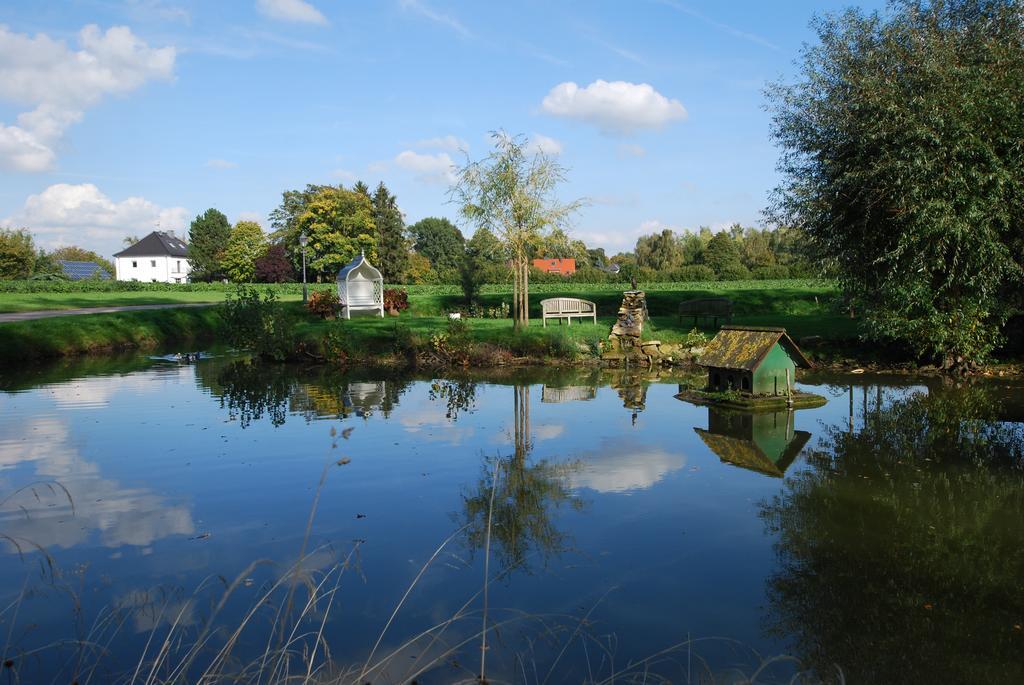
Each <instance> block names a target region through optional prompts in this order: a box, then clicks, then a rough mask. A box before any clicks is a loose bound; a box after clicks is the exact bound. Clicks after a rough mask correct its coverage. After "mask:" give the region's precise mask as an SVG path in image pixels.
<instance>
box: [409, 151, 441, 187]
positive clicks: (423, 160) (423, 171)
mask: <svg viewBox="0 0 1024 685" xmlns="http://www.w3.org/2000/svg"><path fill="white" fill-rule="evenodd" d="M395 164H396V165H397V166H398V167H400V168H402V169H406V170H408V171H413V172H416V177H417V178H418V179H420V180H421V181H424V182H426V183H443V184H449V185H450V184H452V183H454V182H455V162H453V161H452V158H451V157H450V156H449V155H448V153H447V152H439V153H437V154H436V155H423V154H420V153H418V152H414V151H412V150H405V151H404V152H400V153H398V156H396V157H395Z"/></svg>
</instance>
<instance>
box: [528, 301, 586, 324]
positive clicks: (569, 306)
mask: <svg viewBox="0 0 1024 685" xmlns="http://www.w3.org/2000/svg"><path fill="white" fill-rule="evenodd" d="M540 314H541V319H542V320H543V322H544V326H545V327H546V326H547V325H548V319H559V323H561V319H565V320H566V321H568V322H569V325H572V317H574V316H575V317H576V318H578V319H583V318H587V317H590V318H591V319H593V320H594V323H597V305H595V304H594V303H593V302H590V301H588V300H581V299H579V298H578V297H551V298H548V299H546V300H541V301H540Z"/></svg>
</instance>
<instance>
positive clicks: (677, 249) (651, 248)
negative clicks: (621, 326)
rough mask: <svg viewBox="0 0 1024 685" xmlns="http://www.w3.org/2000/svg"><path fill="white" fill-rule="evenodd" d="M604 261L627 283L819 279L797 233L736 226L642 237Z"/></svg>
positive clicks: (665, 232)
mask: <svg viewBox="0 0 1024 685" xmlns="http://www.w3.org/2000/svg"><path fill="white" fill-rule="evenodd" d="M609 261H610V262H611V263H613V264H617V265H619V267H620V270H621V272H622V273H624V274H626V277H627V280H628V279H629V278H630V277H632V276H634V275H635V276H636V278H637V280H638V281H712V280H721V281H738V280H747V279H751V278H753V279H757V280H764V279H778V278H805V277H811V276H815V275H818V274H817V273H816V272H815V270H814V269H813V268H812V267H811V265H810V263H809V262H808V261H807V259H806V258H805V257H804V255H803V252H802V250H801V236H800V233H799V232H798V231H795V230H792V229H785V228H780V229H763V230H758V229H756V228H744V227H743V226H741V225H740V224H733V225H732V226H731V227H729V229H728V230H725V231H719V232H717V233H715V232H713V231H712V230H711V229H710V228H708V227H707V226H702V227H701V228H700V229H698V230H697V231H696V232H691V231H684V232H682V233H675V232H673V231H671V230H669V229H664V230H662V231H661V232H660V233H654V234H651V235H645V236H641V237H640V238H639V239H638V240H637V241H636V247H635V248H634V250H633V252H627V253H622V254H617V255H615V256H614V257H612V258H611V259H610V260H609Z"/></svg>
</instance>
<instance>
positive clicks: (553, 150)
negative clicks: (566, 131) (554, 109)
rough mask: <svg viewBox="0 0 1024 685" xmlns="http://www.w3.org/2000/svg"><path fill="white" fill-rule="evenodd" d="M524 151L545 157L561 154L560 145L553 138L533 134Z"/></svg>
mask: <svg viewBox="0 0 1024 685" xmlns="http://www.w3.org/2000/svg"><path fill="white" fill-rule="evenodd" d="M526 149H527V150H528V151H529V152H532V153H537V152H541V153H544V154H545V155H560V154H562V143H561V142H560V141H557V140H555V139H554V138H549V137H548V136H544V135H541V134H539V133H534V134H533V135H532V136H530V142H529V144H528V145H527V146H526Z"/></svg>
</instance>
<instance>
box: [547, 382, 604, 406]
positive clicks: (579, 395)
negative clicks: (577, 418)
mask: <svg viewBox="0 0 1024 685" xmlns="http://www.w3.org/2000/svg"><path fill="white" fill-rule="evenodd" d="M595 397H597V388H595V387H593V386H590V385H567V386H564V387H561V388H553V387H551V386H549V385H545V386H544V387H543V388H542V389H541V392H540V401H541V402H550V403H553V404H558V403H561V402H585V401H587V400H592V399H594V398H595Z"/></svg>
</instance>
